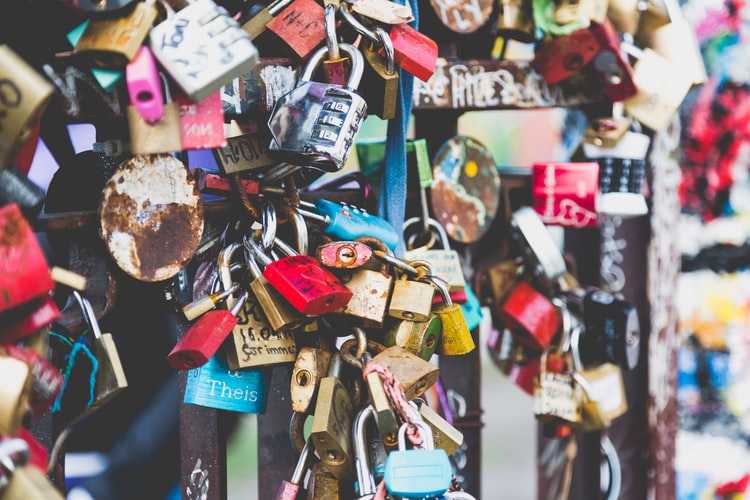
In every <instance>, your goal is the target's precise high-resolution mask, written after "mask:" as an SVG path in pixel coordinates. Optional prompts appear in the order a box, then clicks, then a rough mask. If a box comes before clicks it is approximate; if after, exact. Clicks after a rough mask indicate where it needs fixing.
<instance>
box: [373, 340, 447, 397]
mask: <svg viewBox="0 0 750 500" xmlns="http://www.w3.org/2000/svg"><path fill="white" fill-rule="evenodd" d="M372 360H373V362H375V363H377V364H379V365H381V366H383V367H385V368H386V369H387V370H388V371H390V372H391V373H392V374H393V375H394V376H395V377H396V379H397V380H398V382H399V384H400V385H401V388H402V389H403V390H404V395H405V396H406V399H407V400H409V401H410V400H412V399H414V398H416V397H417V396H421V395H422V394H424V392H425V391H426V390H427V389H429V388H430V387H432V386H433V385H434V384H435V382H437V379H438V375H439V373H440V370H439V368H438V367H437V366H435V365H433V364H432V363H430V362H428V361H425V360H424V359H422V358H420V357H419V356H417V355H416V354H412V353H410V352H409V351H407V350H406V349H404V348H403V347H399V346H396V345H395V346H391V347H388V348H386V349H384V350H383V351H382V352H380V353H378V354H377V355H375V356H374V357H373V358H372Z"/></svg>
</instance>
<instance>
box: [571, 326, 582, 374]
mask: <svg viewBox="0 0 750 500" xmlns="http://www.w3.org/2000/svg"><path fill="white" fill-rule="evenodd" d="M568 314H570V313H568ZM570 316H571V317H572V314H571V315H570ZM572 322H573V324H572V325H571V330H570V357H571V358H572V359H573V370H575V371H578V370H583V368H584V367H583V362H582V361H581V348H580V345H579V344H580V342H581V331H582V330H583V326H582V325H581V322H580V321H576V320H574V319H573V320H572Z"/></svg>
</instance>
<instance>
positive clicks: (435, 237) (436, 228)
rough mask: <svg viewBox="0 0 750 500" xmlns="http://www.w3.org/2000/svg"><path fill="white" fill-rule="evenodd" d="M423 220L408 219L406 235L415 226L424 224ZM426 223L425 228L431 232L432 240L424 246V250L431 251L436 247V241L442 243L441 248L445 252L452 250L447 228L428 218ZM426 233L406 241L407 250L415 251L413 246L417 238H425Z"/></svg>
mask: <svg viewBox="0 0 750 500" xmlns="http://www.w3.org/2000/svg"><path fill="white" fill-rule="evenodd" d="M422 221H423V219H422V218H421V217H412V218H410V219H407V220H406V221H404V234H406V230H407V229H408V228H409V227H411V226H413V225H414V224H417V223H418V222H422ZM424 222H425V226H426V228H427V231H428V232H429V236H430V240H429V241H428V242H427V243H425V244H424V248H426V249H430V248H432V247H433V246H434V245H435V242H436V241H439V242H440V245H441V247H442V248H443V249H444V250H450V248H451V246H450V240H448V233H447V232H446V231H445V228H444V227H443V225H442V224H440V222H438V221H437V220H435V219H433V218H432V217H428V218H427V220H426V221H424ZM423 235H424V233H422V234H420V233H414V234H413V235H411V236H410V237H409V238H408V239H407V240H406V248H408V249H409V250H413V245H414V243H415V242H416V240H417V238H419V237H420V236H423Z"/></svg>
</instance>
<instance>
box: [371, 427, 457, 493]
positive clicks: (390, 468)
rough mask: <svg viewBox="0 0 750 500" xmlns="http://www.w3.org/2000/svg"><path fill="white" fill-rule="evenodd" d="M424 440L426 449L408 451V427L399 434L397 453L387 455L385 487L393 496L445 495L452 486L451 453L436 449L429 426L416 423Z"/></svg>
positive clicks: (400, 430)
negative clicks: (449, 455)
mask: <svg viewBox="0 0 750 500" xmlns="http://www.w3.org/2000/svg"><path fill="white" fill-rule="evenodd" d="M414 424H415V425H417V426H418V427H419V432H420V434H421V435H422V437H423V442H424V448H423V449H417V448H412V449H409V450H407V449H406V442H405V434H406V427H407V424H403V425H402V426H401V428H399V431H398V450H394V451H392V452H390V453H389V454H388V458H387V459H386V461H385V479H384V480H385V487H386V489H387V490H388V493H390V494H391V495H393V496H396V497H402V498H425V497H435V496H438V495H443V494H444V493H445V492H446V491H448V488H450V485H451V479H452V478H453V470H452V468H451V463H450V460H448V454H447V453H445V450H444V449H442V448H437V449H435V445H434V441H433V438H432V431H431V430H430V427H429V426H428V425H427V424H425V423H424V422H420V421H416V422H414Z"/></svg>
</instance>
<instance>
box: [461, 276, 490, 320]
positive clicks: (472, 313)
mask: <svg viewBox="0 0 750 500" xmlns="http://www.w3.org/2000/svg"><path fill="white" fill-rule="evenodd" d="M464 291H465V292H466V302H465V303H463V304H461V312H462V313H464V318H466V326H468V327H469V330H473V329H474V328H476V327H478V326H479V324H480V323H481V322H482V318H483V317H484V314H483V313H482V303H481V302H479V298H477V295H476V294H475V293H474V290H472V289H471V286H469V284H468V283H466V284H465V285H464Z"/></svg>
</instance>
